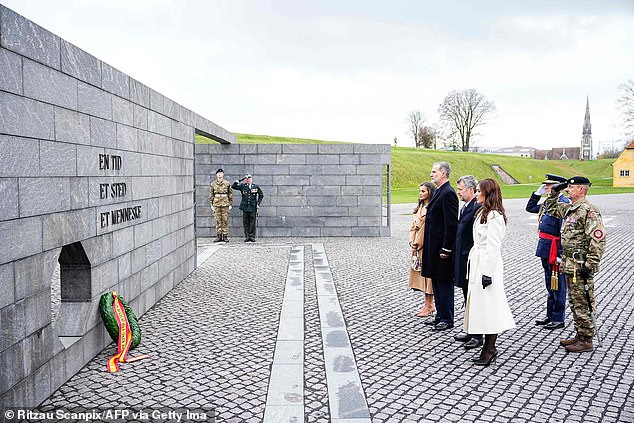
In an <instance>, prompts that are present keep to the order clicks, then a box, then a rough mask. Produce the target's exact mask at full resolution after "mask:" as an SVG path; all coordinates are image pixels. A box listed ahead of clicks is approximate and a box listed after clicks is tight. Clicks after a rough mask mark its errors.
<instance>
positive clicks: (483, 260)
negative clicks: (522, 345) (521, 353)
mask: <svg viewBox="0 0 634 423" xmlns="http://www.w3.org/2000/svg"><path fill="white" fill-rule="evenodd" d="M476 201H477V202H478V203H480V204H482V207H480V210H479V211H478V212H477V213H476V215H475V218H474V220H473V248H471V251H470V252H469V265H468V268H469V290H468V292H467V306H466V308H465V318H464V330H465V332H467V333H469V334H476V333H478V334H479V333H483V334H484V347H483V348H482V351H481V352H480V357H479V358H477V359H473V361H474V364H476V365H479V366H488V365H489V364H491V362H492V361H493V360H495V358H496V357H497V355H498V351H497V349H496V348H495V341H496V340H497V336H498V334H499V333H501V332H504V331H505V330H508V329H512V328H514V327H515V320H514V319H513V315H512V314H511V308H510V307H509V303H508V300H507V299H506V293H505V292H504V275H503V271H504V269H503V265H502V251H501V248H502V240H503V239H504V234H505V233H506V212H505V211H504V206H503V205H502V192H501V191H500V185H499V184H498V183H497V182H496V181H495V180H493V179H484V180H482V181H480V183H479V184H478V188H477V190H476Z"/></svg>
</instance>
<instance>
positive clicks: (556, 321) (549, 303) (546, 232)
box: [526, 193, 570, 329]
mask: <svg viewBox="0 0 634 423" xmlns="http://www.w3.org/2000/svg"><path fill="white" fill-rule="evenodd" d="M540 199H541V196H539V195H537V194H535V193H533V194H532V195H531V198H530V199H529V200H528V203H527V204H526V211H527V212H529V213H539V241H538V242H537V251H536V252H535V255H536V256H537V257H540V258H541V260H542V267H543V268H544V277H545V280H546V290H547V291H548V299H547V300H546V319H544V320H538V321H537V322H536V323H537V324H544V325H546V327H547V328H549V329H550V328H554V327H556V326H560V327H561V325H560V324H561V323H562V322H563V321H564V320H565V318H566V291H567V289H566V274H565V273H564V272H557V278H558V285H559V286H558V287H557V288H558V289H556V290H555V289H552V287H551V278H552V270H553V269H552V266H553V264H554V263H551V261H552V257H551V248H552V243H553V242H556V243H557V244H556V248H557V257H561V240H560V239H559V238H560V236H561V221H562V219H560V218H558V217H555V216H553V215H551V214H550V213H548V212H547V211H546V207H545V205H544V204H539V201H540ZM559 201H561V202H563V203H570V200H568V198H566V197H565V196H563V195H560V196H559ZM553 239H554V241H553ZM557 270H559V269H557ZM549 325H550V327H549Z"/></svg>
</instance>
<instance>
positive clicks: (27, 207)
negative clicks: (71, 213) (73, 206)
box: [19, 178, 70, 217]
mask: <svg viewBox="0 0 634 423" xmlns="http://www.w3.org/2000/svg"><path fill="white" fill-rule="evenodd" d="M19 190H20V217H28V216H36V215H40V214H47V213H55V212H58V211H62V210H67V209H70V184H69V180H68V178H20V180H19Z"/></svg>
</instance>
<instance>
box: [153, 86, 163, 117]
mask: <svg viewBox="0 0 634 423" xmlns="http://www.w3.org/2000/svg"><path fill="white" fill-rule="evenodd" d="M164 104H165V97H164V96H163V95H162V94H161V93H159V92H157V91H154V90H153V89H151V88H150V109H152V110H154V111H155V112H158V113H161V114H164Z"/></svg>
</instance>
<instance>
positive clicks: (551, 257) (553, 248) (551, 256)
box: [539, 232, 560, 264]
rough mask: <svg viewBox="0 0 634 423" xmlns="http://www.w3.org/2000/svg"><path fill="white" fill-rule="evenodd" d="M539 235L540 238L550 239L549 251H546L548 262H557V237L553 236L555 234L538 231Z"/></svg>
mask: <svg viewBox="0 0 634 423" xmlns="http://www.w3.org/2000/svg"><path fill="white" fill-rule="evenodd" d="M539 237H540V238H541V239H548V240H550V241H552V242H551V243H550V251H549V252H548V263H550V264H555V263H557V249H558V246H559V244H558V242H559V239H560V238H559V237H558V236H555V235H550V234H547V233H545V232H540V233H539Z"/></svg>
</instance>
